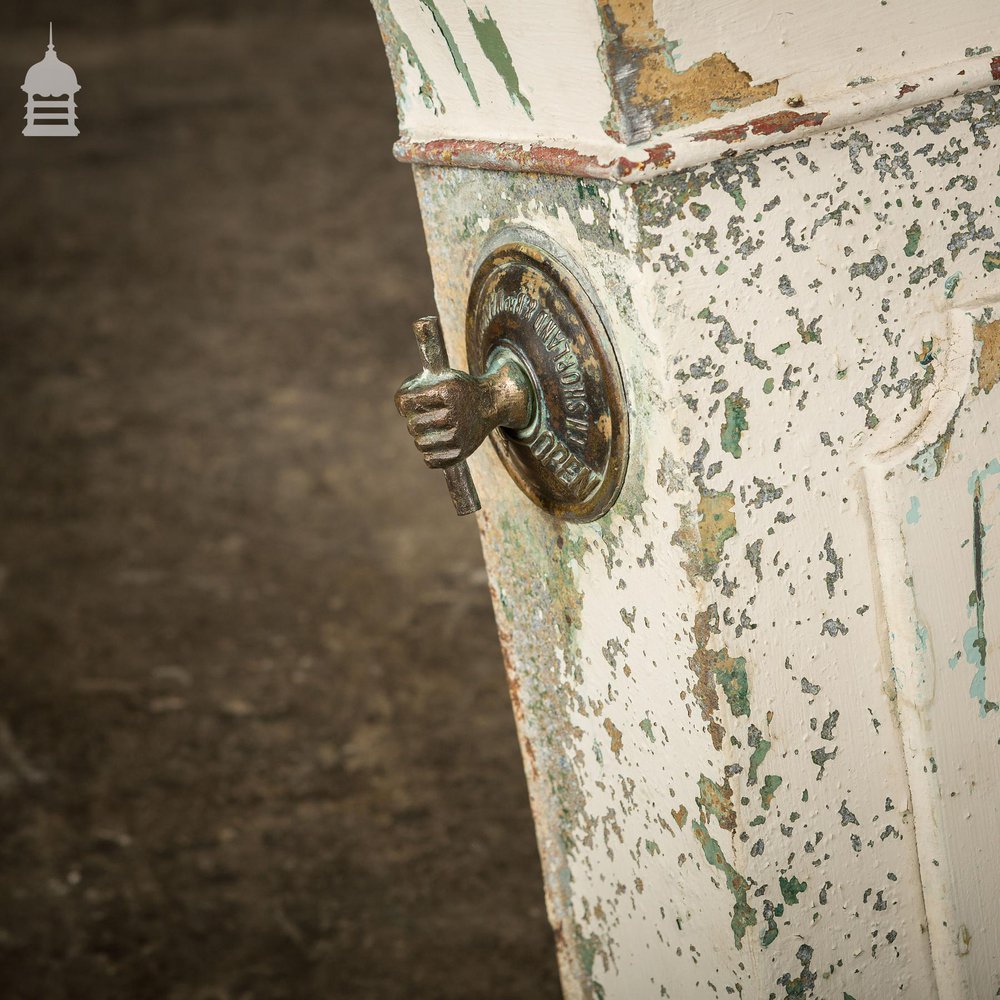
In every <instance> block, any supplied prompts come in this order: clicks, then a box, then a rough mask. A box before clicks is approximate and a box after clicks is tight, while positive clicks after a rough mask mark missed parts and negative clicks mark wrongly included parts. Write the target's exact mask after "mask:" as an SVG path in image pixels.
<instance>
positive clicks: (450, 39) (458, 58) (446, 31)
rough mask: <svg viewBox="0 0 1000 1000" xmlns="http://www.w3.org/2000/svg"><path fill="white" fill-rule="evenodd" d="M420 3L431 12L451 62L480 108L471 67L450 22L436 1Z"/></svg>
mask: <svg viewBox="0 0 1000 1000" xmlns="http://www.w3.org/2000/svg"><path fill="white" fill-rule="evenodd" d="M420 2H421V3H422V4H423V5H424V6H425V7H426V8H427V10H428V11H429V12H430V15H431V17H433V18H434V23H435V24H436V25H437V27H438V31H440V32H441V34H442V35H443V36H444V40H445V43H446V44H447V46H448V51H449V52H450V53H451V61H452V62H453V63H454V64H455V69H457V70H458V72H459V75H460V76H461V77H462V79H463V80H464V81H465V85H466V87H468V88H469V93H470V94H471V95H472V99H473V100H474V101H475V102H476V106H477V107H478V106H479V93H478V92H477V91H476V85H475V83H473V81H472V74H471V73H470V72H469V67H468V65H467V64H466V62H465V60H464V59H463V58H462V53H461V52H460V51H459V48H458V42H456V41H455V36H454V35H453V34H452V33H451V28H449V27H448V22H447V21H446V20H445V19H444V16H443V15H442V13H441V11H440V10H438V5H437V4H436V3H435V2H434V0H420Z"/></svg>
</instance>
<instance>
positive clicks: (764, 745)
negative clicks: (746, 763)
mask: <svg viewBox="0 0 1000 1000" xmlns="http://www.w3.org/2000/svg"><path fill="white" fill-rule="evenodd" d="M770 749H771V741H770V740H765V739H762V740H761V741H760V742H759V743H758V744H757V747H756V749H755V750H754V752H753V753H752V754H751V755H750V767H749V769H748V771H747V784H749V785H756V784H757V770H758V768H759V767H760V765H761V764H763V763H764V758H765V757H766V756H767V752H768V750H770Z"/></svg>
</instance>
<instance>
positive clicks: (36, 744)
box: [0, 0, 558, 1000]
mask: <svg viewBox="0 0 1000 1000" xmlns="http://www.w3.org/2000/svg"><path fill="white" fill-rule="evenodd" d="M277 7H278V5H275V4H273V3H269V2H264V0H258V2H249V3H248V2H240V3H236V2H235V0H227V2H203V0H197V2H196V0H188V2H185V0H170V2H168V0H157V2H148V0H146V2H138V3H131V4H128V5H126V4H119V5H114V4H111V3H109V2H91V3H89V4H80V3H79V2H74V3H70V2H68V0H60V2H53V3H50V5H49V6H48V7H45V8H44V9H43V8H42V7H39V6H38V4H36V3H27V2H24V0H13V2H11V0H8V2H7V3H5V4H4V5H3V11H2V12H0V151H2V155H0V303H2V307H0V308H2V313H0V524H2V530H0V661H2V662H0V996H2V998H3V1000H61V998H74V1000H75V998H87V1000H104V998H109V1000H118V998H121V1000H147V998H150V1000H155V998H170V1000H237V998H246V1000H250V998H253V1000H268V998H275V1000H277V998H351V1000H354V998H396V997H407V998H424V997H426V998H463V1000H465V998H504V1000H510V998H519V997H525V998H532V1000H539V998H542V1000H544V998H555V997H557V996H558V986H557V977H556V971H555V961H554V949H553V944H552V936H551V933H550V931H549V929H548V926H547V923H546V920H545V915H544V907H543V900H542V891H541V878H540V871H539V864H538V856H537V852H536V848H535V842H534V834H533V830H532V825H531V818H530V814H529V811H528V803H527V794H526V791H525V784H524V779H523V776H522V772H521V764H520V759H519V755H518V750H517V745H516V740H515V734H514V726H513V720H512V716H511V712H510V707H509V704H508V701H507V694H506V690H505V686H504V679H503V669H502V666H501V661H500V655H499V650H498V644H497V639H496V633H495V630H494V625H493V617H492V613H491V610H490V607H489V598H488V594H487V589H486V580H485V575H484V573H483V570H482V563H481V557H480V553H479V546H478V538H477V536H476V530H475V524H474V522H473V521H472V520H467V521H459V520H458V519H456V518H455V516H454V514H453V513H452V511H451V505H450V503H449V500H448V496H447V493H446V491H445V487H444V483H443V481H442V479H441V477H440V476H439V475H437V474H431V473H429V472H427V471H426V470H425V469H424V468H423V465H422V463H421V462H420V460H419V457H418V455H417V453H416V452H415V451H414V449H413V448H412V446H411V445H410V443H409V439H408V437H407V435H406V433H405V429H404V427H403V424H402V421H401V420H400V419H399V418H398V417H397V415H396V413H395V411H394V409H393V406H392V392H393V390H394V389H395V387H396V385H397V384H398V382H399V381H400V380H401V379H402V378H403V377H404V376H406V375H408V374H410V373H411V372H412V371H413V370H415V369H416V367H417V355H416V348H415V345H414V343H413V340H412V336H411V334H410V332H409V324H410V322H411V321H412V320H413V319H414V318H415V317H416V316H419V315H423V314H424V313H426V312H427V311H428V310H429V309H430V308H431V305H432V297H431V296H432V292H431V285H430V277H429V270H428V266H427V262H426V258H425V252H424V246H423V239H422V233H421V229H420V220H419V216H418V213H417V206H416V198H415V195H414V191H413V186H412V180H411V177H410V173H409V170H408V169H407V168H405V167H403V166H400V165H398V164H396V163H395V162H394V161H393V160H392V158H391V154H390V146H391V143H392V140H393V138H394V136H395V129H396V122H395V110H394V106H393V100H392V87H391V83H390V77H389V71H388V67H387V63H386V60H385V56H384V53H383V51H382V47H381V42H380V39H379V36H378V31H377V27H376V22H375V18H374V15H373V13H372V11H371V10H370V9H369V7H368V6H367V4H366V3H364V2H361V0H350V2H345V0H326V2H323V3H319V2H316V3H298V4H290V5H285V6H283V7H282V9H281V10H280V11H278V9H277ZM50 18H51V19H52V20H53V21H54V22H55V41H56V46H57V49H58V52H59V56H60V57H61V58H62V59H63V60H64V61H66V62H68V63H70V64H71V65H72V66H73V67H74V69H75V70H76V72H77V75H78V77H79V79H80V83H81V84H82V87H83V89H82V90H81V92H80V93H79V94H78V95H77V97H78V105H79V125H80V129H81V135H80V136H79V138H76V139H50V138H46V139H38V138H31V139H29V138H25V137H22V135H21V128H22V127H23V114H24V100H25V95H24V94H23V93H22V92H21V91H20V86H21V83H22V82H23V78H24V73H25V71H26V70H27V68H28V66H29V65H30V64H31V63H33V62H36V61H37V60H39V59H41V57H42V55H43V54H44V51H45V44H46V42H47V34H48V23H47V22H48V20H49V19H50Z"/></svg>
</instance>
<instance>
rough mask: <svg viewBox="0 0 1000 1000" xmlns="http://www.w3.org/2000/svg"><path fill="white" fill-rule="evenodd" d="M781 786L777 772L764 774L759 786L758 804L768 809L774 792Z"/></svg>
mask: <svg viewBox="0 0 1000 1000" xmlns="http://www.w3.org/2000/svg"><path fill="white" fill-rule="evenodd" d="M780 787H781V778H780V777H779V776H778V775H777V774H765V775H764V784H763V785H761V788H760V804H761V808H763V809H770V808H771V803H772V802H773V801H774V793H775V792H776V791H777V790H778V789H779V788H780Z"/></svg>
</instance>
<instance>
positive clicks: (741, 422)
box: [722, 392, 750, 458]
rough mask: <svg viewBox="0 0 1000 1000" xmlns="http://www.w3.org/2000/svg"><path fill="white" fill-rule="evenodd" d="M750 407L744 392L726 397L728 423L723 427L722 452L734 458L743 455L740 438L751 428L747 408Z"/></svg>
mask: <svg viewBox="0 0 1000 1000" xmlns="http://www.w3.org/2000/svg"><path fill="white" fill-rule="evenodd" d="M749 405H750V403H749V401H748V400H747V398H746V397H745V396H744V395H743V393H742V392H731V393H730V394H729V395H728V396H727V397H726V422H725V423H724V424H723V425H722V450H723V451H727V452H729V454H730V455H732V456H733V458H739V457H740V456H741V455H742V454H743V448H742V447H741V446H740V436H741V435H742V434H743V432H744V431H745V430H748V429H749V427H750V424H749V422H748V421H747V407H748V406H749Z"/></svg>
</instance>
